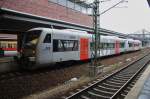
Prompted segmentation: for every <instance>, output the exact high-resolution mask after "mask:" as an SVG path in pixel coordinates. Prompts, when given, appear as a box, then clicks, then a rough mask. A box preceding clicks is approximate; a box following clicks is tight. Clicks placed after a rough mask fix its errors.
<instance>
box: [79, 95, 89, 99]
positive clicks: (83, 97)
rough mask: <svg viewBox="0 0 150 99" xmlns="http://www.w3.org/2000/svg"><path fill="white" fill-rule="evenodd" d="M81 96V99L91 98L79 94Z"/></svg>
mask: <svg viewBox="0 0 150 99" xmlns="http://www.w3.org/2000/svg"><path fill="white" fill-rule="evenodd" d="M81 98H82V99H91V98H89V97H87V96H84V95H81Z"/></svg>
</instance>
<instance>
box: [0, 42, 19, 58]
mask: <svg viewBox="0 0 150 99" xmlns="http://www.w3.org/2000/svg"><path fill="white" fill-rule="evenodd" d="M16 55H17V41H16V40H2V41H0V56H2V57H3V56H16Z"/></svg>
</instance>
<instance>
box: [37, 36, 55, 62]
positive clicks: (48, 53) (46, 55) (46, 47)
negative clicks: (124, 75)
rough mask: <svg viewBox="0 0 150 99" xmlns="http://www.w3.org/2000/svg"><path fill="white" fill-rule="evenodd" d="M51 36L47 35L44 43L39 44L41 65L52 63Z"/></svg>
mask: <svg viewBox="0 0 150 99" xmlns="http://www.w3.org/2000/svg"><path fill="white" fill-rule="evenodd" d="M51 36H52V35H51V34H46V35H45V37H44V38H43V42H42V43H41V44H39V53H38V54H39V59H40V63H44V64H47V63H50V62H51V61H52V40H51V38H52V37H51Z"/></svg>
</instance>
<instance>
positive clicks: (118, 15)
mask: <svg viewBox="0 0 150 99" xmlns="http://www.w3.org/2000/svg"><path fill="white" fill-rule="evenodd" d="M119 1H121V0H110V1H109V0H108V1H107V2H103V3H101V4H100V12H103V11H105V10H106V9H108V8H109V7H111V6H113V5H115V4H116V3H118V2H119ZM126 1H127V2H124V3H120V4H119V5H118V6H116V7H115V8H113V9H111V10H109V11H108V12H106V13H104V14H103V15H101V16H100V25H101V27H102V28H105V29H109V30H113V31H116V32H121V33H124V34H130V33H135V32H136V31H140V30H142V29H146V30H148V31H150V7H149V6H148V3H147V0H126ZM88 2H93V0H88Z"/></svg>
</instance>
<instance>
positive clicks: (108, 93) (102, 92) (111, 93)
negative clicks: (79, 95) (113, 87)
mask: <svg viewBox="0 0 150 99" xmlns="http://www.w3.org/2000/svg"><path fill="white" fill-rule="evenodd" d="M93 90H94V91H96V92H97V93H99V94H103V95H109V96H112V95H113V94H114V92H109V91H104V90H101V89H99V88H93Z"/></svg>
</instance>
